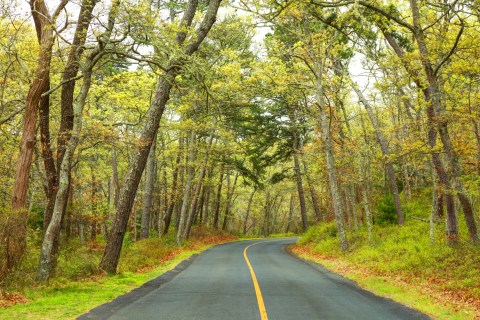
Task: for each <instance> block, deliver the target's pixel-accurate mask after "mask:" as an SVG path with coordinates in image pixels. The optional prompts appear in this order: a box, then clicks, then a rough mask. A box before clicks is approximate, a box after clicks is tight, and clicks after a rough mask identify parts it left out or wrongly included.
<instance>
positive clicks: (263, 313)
mask: <svg viewBox="0 0 480 320" xmlns="http://www.w3.org/2000/svg"><path fill="white" fill-rule="evenodd" d="M259 243H260V242H256V243H253V244H251V245H249V246H247V247H246V248H245V250H243V256H244V257H245V261H246V262H247V266H248V269H250V274H251V276H252V280H253V286H254V287H255V295H256V296H257V302H258V309H259V311H260V319H261V320H268V315H267V309H265V303H264V302H263V296H262V291H261V290H260V286H259V285H258V281H257V276H256V275H255V271H253V268H252V264H251V263H250V260H248V256H247V250H248V248H250V247H251V246H254V245H256V244H259Z"/></svg>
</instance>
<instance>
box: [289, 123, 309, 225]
mask: <svg viewBox="0 0 480 320" xmlns="http://www.w3.org/2000/svg"><path fill="white" fill-rule="evenodd" d="M292 137H293V163H294V166H295V180H296V183H297V192H298V201H299V202H300V216H301V217H302V230H303V231H306V230H307V228H308V218H307V207H306V204H305V191H304V190H303V180H302V172H301V168H300V160H299V159H298V153H299V141H298V140H299V137H298V132H297V130H296V128H295V129H294V132H293V133H292Z"/></svg>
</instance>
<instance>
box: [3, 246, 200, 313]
mask: <svg viewBox="0 0 480 320" xmlns="http://www.w3.org/2000/svg"><path fill="white" fill-rule="evenodd" d="M207 247H209V246H208V245H207V246H205V247H204V248H202V249H200V250H183V251H182V252H181V253H179V254H178V255H177V256H176V257H175V258H174V259H173V260H171V261H168V262H166V263H163V264H161V265H160V266H158V267H157V268H155V269H152V270H150V271H148V272H145V273H133V272H123V273H121V274H118V275H115V276H104V277H100V276H98V277H94V278H92V279H88V280H82V281H74V282H73V281H70V280H67V279H65V278H63V279H62V278H58V279H55V280H54V282H52V283H50V284H49V285H48V286H40V287H36V288H31V289H27V290H25V291H24V292H23V294H24V296H25V297H26V298H28V299H29V300H30V301H29V302H27V303H25V304H18V305H15V306H12V307H9V308H6V309H0V318H1V319H2V320H9V319H12V320H14V319H15V320H18V319H26V320H28V319H52V320H53V319H55V320H57V319H75V318H76V317H78V316H79V315H81V314H83V313H85V312H87V311H89V310H91V309H92V308H94V307H96V306H98V305H101V304H103V303H106V302H108V301H111V300H113V299H114V298H116V297H118V296H120V295H122V294H125V293H127V292H129V291H131V290H132V289H134V288H136V287H138V286H140V285H142V284H143V283H145V282H147V281H149V280H152V279H154V278H156V277H158V276H160V275H161V274H163V273H165V272H166V271H168V270H170V269H172V268H174V267H175V266H176V265H177V264H178V263H180V262H181V261H182V260H184V259H187V258H188V257H190V256H191V255H192V254H195V253H199V252H201V251H202V250H204V249H206V248H207Z"/></svg>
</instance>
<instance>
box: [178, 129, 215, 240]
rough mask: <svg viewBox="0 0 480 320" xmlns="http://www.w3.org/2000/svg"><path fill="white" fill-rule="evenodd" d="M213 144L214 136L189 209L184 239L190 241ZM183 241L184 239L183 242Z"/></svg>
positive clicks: (209, 143)
mask: <svg viewBox="0 0 480 320" xmlns="http://www.w3.org/2000/svg"><path fill="white" fill-rule="evenodd" d="M212 143H213V135H211V136H210V139H209V141H208V146H207V149H206V150H205V156H204V158H203V162H202V169H201V171H200V176H199V177H198V180H197V183H196V185H195V188H194V189H193V190H194V192H193V198H192V201H191V203H190V209H189V214H188V219H187V223H186V226H185V231H184V234H183V239H188V237H189V236H190V229H191V227H192V224H193V222H194V220H195V215H196V213H197V203H198V198H199V197H200V194H201V191H202V189H203V188H202V186H203V180H204V179H205V175H206V173H207V162H208V158H209V156H210V148H211V146H212ZM183 239H182V241H183Z"/></svg>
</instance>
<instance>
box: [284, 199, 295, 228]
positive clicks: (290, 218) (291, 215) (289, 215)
mask: <svg viewBox="0 0 480 320" xmlns="http://www.w3.org/2000/svg"><path fill="white" fill-rule="evenodd" d="M293 200H294V199H293V193H292V194H291V195H290V206H289V210H288V220H287V227H286V228H285V233H288V232H289V231H290V225H291V224H292V220H293Z"/></svg>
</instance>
